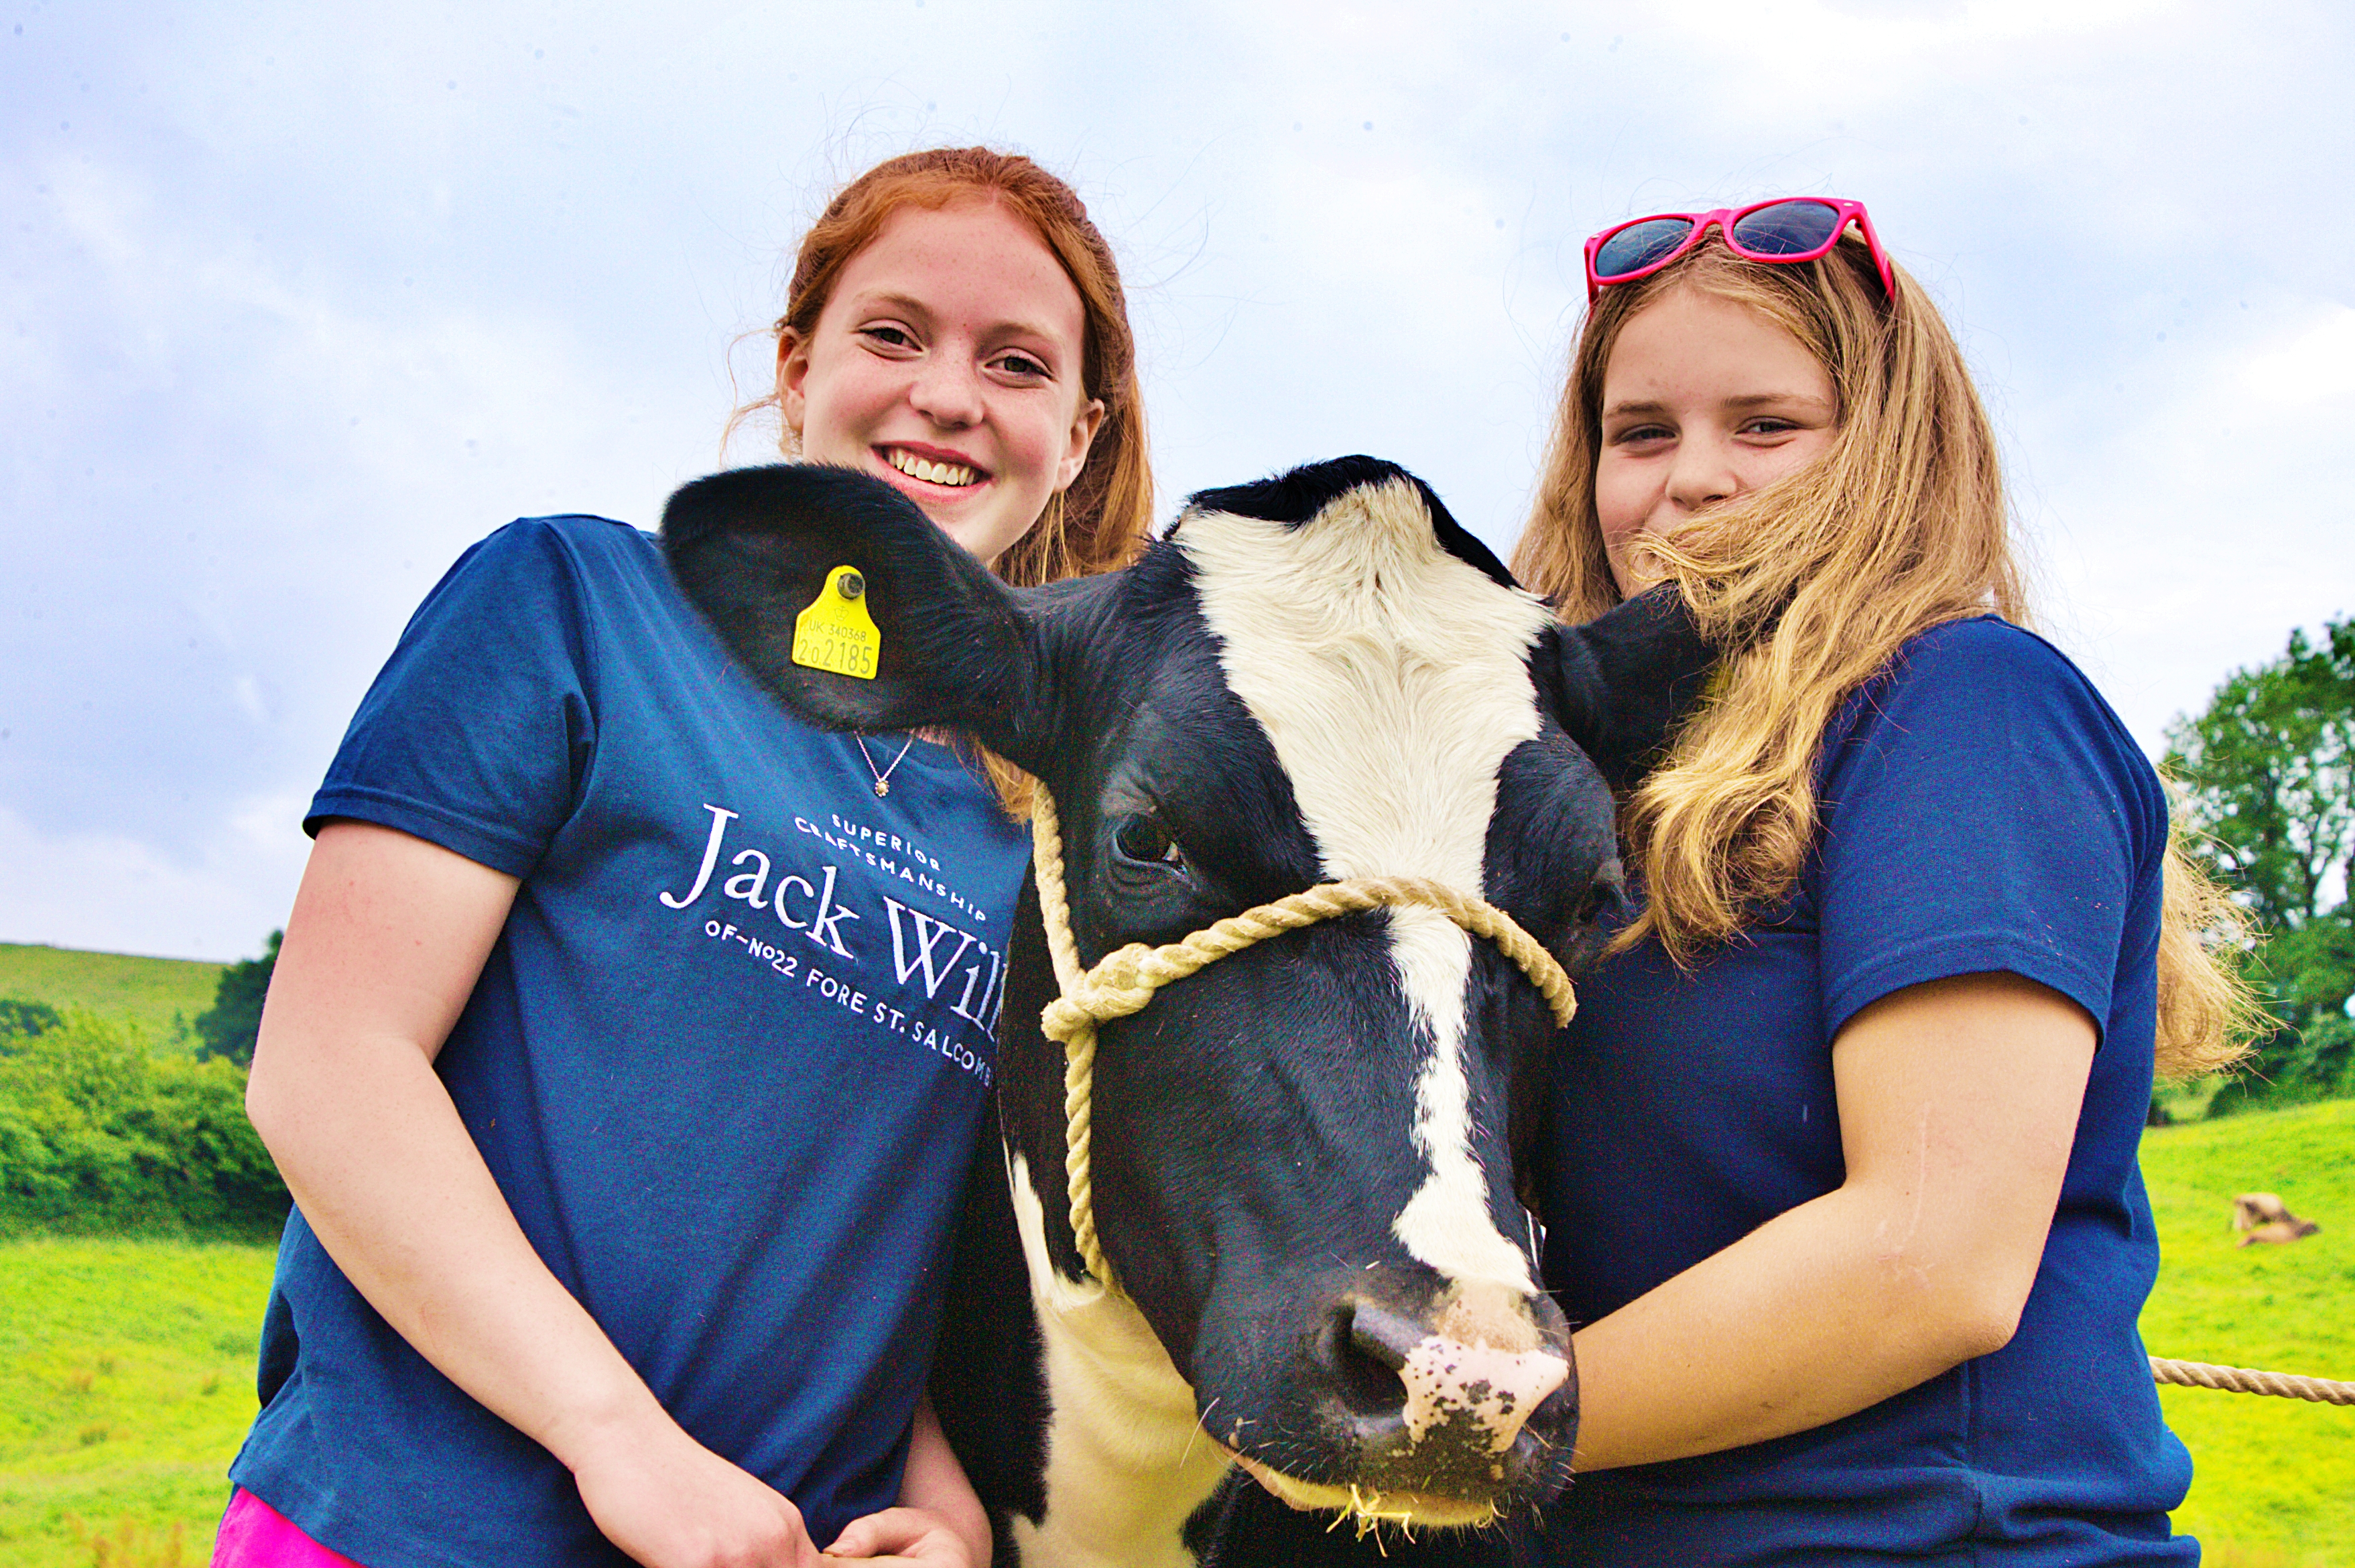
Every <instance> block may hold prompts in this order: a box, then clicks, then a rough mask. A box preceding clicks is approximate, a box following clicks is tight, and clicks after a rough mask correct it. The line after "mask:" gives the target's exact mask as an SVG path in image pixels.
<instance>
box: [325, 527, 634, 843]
mask: <svg viewBox="0 0 2355 1568" xmlns="http://www.w3.org/2000/svg"><path fill="white" fill-rule="evenodd" d="M591 635H592V632H591V625H590V622H589V617H588V616H587V615H586V614H585V613H584V610H583V606H582V603H581V592H580V588H579V583H578V579H577V575H576V574H575V572H574V571H572V567H571V562H570V558H569V556H568V554H567V551H566V549H565V547H564V542H563V539H562V538H561V535H560V533H559V530H558V528H557V527H556V526H555V525H554V524H553V522H552V521H550V520H548V519H532V520H527V521H523V522H516V523H510V524H508V525H507V526H506V528H501V529H499V530H498V531H497V532H496V533H495V534H493V535H491V536H490V537H489V538H488V539H484V540H483V541H482V542H480V543H479V544H476V545H475V546H474V548H472V549H469V550H468V551H467V552H466V553H465V554H464V556H462V557H460V558H459V560H458V562H457V564H456V565H455V566H453V567H452V568H451V569H450V571H449V572H448V574H447V575H446V576H444V577H443V578H442V581H441V582H440V583H438V584H436V585H435V587H434V589H433V592H432V593H431V594H429V595H427V597H426V600H425V603H423V604H421V605H420V606H419V607H418V611H417V613H416V614H415V615H414V616H412V617H411V618H410V623H409V626H408V629H407V630H405V631H404V632H402V634H401V636H400V644H399V645H398V646H396V647H395V648H394V649H393V653H392V657H391V658H390V659H389V661H387V663H386V665H385V667H384V668H383V670H382V671H381V672H380V673H379V674H378V676H377V678H376V683H375V684H374V685H373V686H371V687H370V688H368V696H367V697H366V698H365V699H362V701H361V703H360V707H359V711H358V712H357V714H356V715H354V717H353V719H352V722H351V727H350V729H348V730H347V731H345V734H344V740H343V744H342V745H341V746H340V747H339V748H338V749H337V751H336V759H335V761H334V763H332V764H330V765H329V767H328V769H327V777H326V781H325V783H324V784H322V785H321V786H320V789H319V793H318V794H317V795H316V796H314V798H313V800H312V802H311V810H310V813H309V815H308V816H306V817H305V819H304V825H303V826H304V830H305V831H307V832H311V833H314V834H315V833H316V832H317V831H318V827H319V825H320V823H321V822H322V821H323V820H324V819H325V818H328V817H337V816H346V817H356V818H358V819H360V820H363V821H367V822H373V823H378V824H380V825H382V826H384V827H394V828H399V829H400V831H402V832H404V833H410V834H414V835H415V836H416V837H420V838H423V839H426V840H429V841H430V842H432V843H435V844H439V845H441V846H442V848H445V849H451V850H454V851H455V852H457V853H458V854H461V855H464V856H465V857H466V858H467V859H471V860H474V861H478V862H480V863H481V864H483V865H485V866H488V867H490V868H491V869H494V870H498V871H505V872H506V873H507V874H509V875H510V876H517V877H520V876H524V875H526V874H527V873H528V872H529V871H530V870H531V869H532V868H533V867H534V866H536V865H537V864H538V861H539V859H540V857H541V856H542V855H543V854H544V853H545V852H546V850H547V848H548V845H549V841H550V840H551V839H552V838H553V837H554V836H555V834H556V831H557V829H558V828H559V827H562V826H563V824H564V822H565V820H566V818H567V817H568V816H570V813H571V811H572V808H573V803H574V801H575V799H576V798H577V795H578V789H579V784H580V780H581V777H582V775H583V774H584V773H585V772H586V770H587V766H588V763H589V761H590V758H591V755H592V753H593V752H594V749H595V745H596V725H595V719H594V708H593V704H592V703H591V692H590V691H589V689H588V684H589V683H588V680H587V678H586V677H585V676H584V673H583V672H584V670H585V669H586V668H587V667H588V663H589V661H588V648H587V646H586V645H587V643H588V642H589V640H590V638H591Z"/></svg>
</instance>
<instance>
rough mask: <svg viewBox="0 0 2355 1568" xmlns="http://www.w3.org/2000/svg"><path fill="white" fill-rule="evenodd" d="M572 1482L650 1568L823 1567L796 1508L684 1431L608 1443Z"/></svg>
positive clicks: (610, 1535) (616, 1538)
mask: <svg viewBox="0 0 2355 1568" xmlns="http://www.w3.org/2000/svg"><path fill="white" fill-rule="evenodd" d="M572 1479H573V1483H574V1485H576V1486H578V1487H579V1488H581V1502H582V1503H584V1504H586V1505H587V1507H588V1509H589V1517H590V1518H591V1519H592V1520H596V1522H597V1528H598V1529H599V1530H601V1531H604V1533H605V1539H606V1540H608V1541H612V1542H613V1544H614V1545H616V1546H618V1547H620V1548H621V1549H622V1550H623V1551H624V1552H628V1553H629V1554H630V1555H631V1556H632V1557H634V1558H635V1559H636V1560H637V1561H638V1562H640V1563H645V1565H646V1568H820V1564H821V1562H822V1559H820V1558H819V1556H818V1553H817V1548H816V1547H815V1545H814V1544H812V1543H811V1541H810V1538H809V1531H807V1530H805V1528H804V1527H803V1525H802V1515H801V1510H800V1509H797V1508H795V1507H794V1505H793V1501H792V1499H789V1498H787V1497H785V1495H784V1494H783V1493H782V1492H779V1491H776V1490H774V1489H773V1488H770V1487H769V1486H767V1485H766V1484H765V1483H763V1482H762V1481H761V1480H760V1479H759V1478H758V1477H754V1476H752V1475H751V1474H749V1473H748V1472H746V1471H744V1470H741V1469H739V1468H738V1467H735V1466H734V1465H731V1464H730V1463H729V1462H728V1461H727V1460H725V1459H723V1458H721V1457H720V1456H719V1455H717V1454H714V1453H713V1452H711V1450H709V1448H706V1447H704V1446H703V1445H701V1444H699V1443H698V1442H696V1441H695V1439H693V1438H692V1437H689V1436H688V1435H687V1434H686V1433H685V1432H682V1431H680V1430H679V1429H678V1428H677V1427H676V1426H674V1427H672V1428H671V1429H670V1431H669V1433H667V1434H666V1435H659V1436H656V1437H655V1439H654V1440H653V1441H652V1442H643V1441H631V1440H627V1439H618V1438H617V1439H616V1440H614V1441H612V1442H609V1443H607V1444H605V1445H602V1446H601V1447H599V1448H598V1449H596V1450H594V1451H593V1452H591V1454H590V1455H589V1456H587V1457H586V1458H585V1459H583V1460H582V1461H581V1462H580V1463H578V1464H576V1465H575V1466H574V1467H573V1472H572ZM861 1522H863V1521H861ZM851 1528H852V1529H854V1530H855V1529H857V1528H858V1526H857V1525H856V1524H854V1525H853V1526H852V1527H851ZM927 1561H932V1560H927ZM940 1561H943V1562H945V1561H947V1560H945V1559H942V1560H940Z"/></svg>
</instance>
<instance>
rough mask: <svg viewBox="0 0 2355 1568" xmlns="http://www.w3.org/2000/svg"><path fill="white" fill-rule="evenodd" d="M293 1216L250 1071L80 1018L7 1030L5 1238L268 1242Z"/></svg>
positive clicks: (0, 1174) (2, 1080)
mask: <svg viewBox="0 0 2355 1568" xmlns="http://www.w3.org/2000/svg"><path fill="white" fill-rule="evenodd" d="M44 1021H45V1022H46V1020H44ZM286 1210H287V1196H286V1188H285V1185H284V1184H283V1183H282V1182H281V1181H280V1180H279V1179H278V1172H277V1168H275V1167H274V1166H273V1165H272V1163H271V1160H270V1156H269V1154H268V1152H267V1151H265V1150H264V1149H263V1147H261V1138H260V1137H258V1136H256V1135H255V1133H254V1131H253V1126H252V1124H251V1123H250V1122H248V1121H247V1120H246V1117H245V1070H244V1069H243V1068H242V1067H240V1065H238V1064H237V1063H235V1062H231V1061H218V1060H214V1061H187V1060H185V1059H179V1058H170V1057H155V1056H152V1055H150V1054H149V1052H148V1050H147V1047H146V1044H145V1042H144V1040H142V1039H141V1038H140V1037H139V1035H138V1034H137V1033H136V1032H135V1031H133V1030H131V1029H124V1028H123V1027H121V1026H119V1025H116V1024H112V1023H110V1022H108V1021H106V1020H104V1019H99V1018H97V1017H94V1016H92V1015H91V1014H89V1013H85V1012H80V1011H76V1010H69V1011H67V1012H66V1013H64V1014H63V1015H62V1016H61V1018H60V1019H59V1021H58V1022H57V1023H56V1024H55V1025H54V1026H50V1027H44V1028H41V1029H37V1030H36V1031H34V1032H29V1033H26V1032H17V1031H15V1030H11V1031H7V1032H5V1033H0V1232H27V1231H45V1232H65V1233H82V1234H88V1233H97V1232H124V1231H133V1232H151V1233H164V1234H180V1235H191V1236H218V1237H224V1238H229V1237H236V1238H252V1237H265V1236H267V1235H269V1234H270V1233H272V1232H274V1231H275V1230H276V1229H277V1227H278V1225H279V1224H280V1222H281V1221H283V1220H284V1219H285V1216H286Z"/></svg>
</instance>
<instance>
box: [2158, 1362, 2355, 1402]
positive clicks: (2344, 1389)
mask: <svg viewBox="0 0 2355 1568" xmlns="http://www.w3.org/2000/svg"><path fill="white" fill-rule="evenodd" d="M2150 1376H2151V1381H2153V1382H2162V1383H2178V1384H2180V1385H2181V1386H2183V1387H2185V1388H2212V1389H2222V1390H2223V1391H2224V1392H2227V1393H2269V1394H2274V1395H2275V1396H2277V1397H2279V1398H2282V1399H2303V1400H2310V1401H2312V1402H2313V1403H2317V1404H2355V1383H2339V1382H2332V1381H2330V1380H2329V1379H2328V1378H2300V1377H2292V1376H2291V1375H2290V1374H2288V1373H2287V1372H2260V1371H2251V1370H2250V1369H2249V1368H2247V1367H2211V1366H2210V1365H2209V1364H2208V1363H2207V1362H2205V1361H2170V1360H2164V1359H2162V1358H2160V1357H2158V1356H2153V1357H2152V1358H2151V1359H2150Z"/></svg>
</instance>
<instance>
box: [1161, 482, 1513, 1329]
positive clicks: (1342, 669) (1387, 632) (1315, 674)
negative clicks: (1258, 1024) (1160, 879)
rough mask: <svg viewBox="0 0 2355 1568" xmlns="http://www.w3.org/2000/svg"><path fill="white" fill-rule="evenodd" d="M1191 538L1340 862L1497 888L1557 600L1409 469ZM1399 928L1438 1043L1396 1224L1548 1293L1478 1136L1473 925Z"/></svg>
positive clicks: (1213, 525)
mask: <svg viewBox="0 0 2355 1568" xmlns="http://www.w3.org/2000/svg"><path fill="white" fill-rule="evenodd" d="M1176 538H1177V545H1178V548H1179V549H1183V550H1184V551H1185V552H1186V554H1187V556H1188V558H1189V559H1190V560H1192V562H1193V565H1194V568H1195V571H1196V579H1195V582H1196V588H1197V591H1198V592H1199V597H1200V603H1201V609H1202V615H1203V618H1204V620H1205V621H1206V622H1207V623H1208V624H1209V628H1210V630H1211V631H1212V632H1213V633H1215V634H1216V635H1218V637H1219V640H1220V644H1221V649H1220V660H1221V663H1222V665H1223V667H1224V670H1225V674H1226V677H1227V682H1228V685H1229V686H1230V688H1231V689H1232V690H1233V692H1234V693H1235V695H1236V696H1237V697H1238V698H1240V699H1241V700H1242V702H1243V704H1244V705H1245V706H1246V707H1247V708H1249V709H1251V711H1252V715H1253V716H1254V717H1255V718H1257V719H1258V720H1259V722H1260V724H1261V726H1262V727H1263V729H1264V730H1265V731H1267V736H1268V739H1269V741H1271V742H1272V743H1273V746H1274V749H1275V754H1276V757H1277V760H1278V761H1279V762H1281V763H1283V765H1284V771H1285V772H1286V773H1288V774H1289V775H1290V777H1291V782H1292V789H1293V795H1294V797H1295V799H1296V800H1297V801H1298V803H1299V805H1300V813H1301V816H1302V818H1303V820H1304V822H1305V824H1306V827H1307V828H1308V831H1309V833H1310V835H1311V836H1312V837H1314V839H1315V840H1316V847H1317V850H1318V853H1319V855H1320V856H1321V857H1322V859H1323V862H1324V869H1325V874H1326V875H1327V877H1329V878H1333V879H1340V878H1346V877H1359V876H1413V877H1429V878H1432V879H1433V880H1437V881H1441V882H1444V883H1446V884H1447V885H1448V886H1450V887H1455V888H1462V889H1465V890H1467V891H1482V892H1485V891H1486V890H1485V889H1484V888H1483V885H1482V875H1481V868H1482V863H1483V860H1484V859H1485V855H1486V850H1487V832H1488V823H1489V819H1490V817H1491V816H1493V815H1494V813H1495V810H1496V805H1497V765H1498V764H1499V763H1502V762H1503V761H1504V759H1505V756H1506V754H1507V753H1508V752H1510V751H1512V749H1513V748H1514V747H1516V746H1518V745H1519V744H1520V743H1521V742H1523V741H1528V740H1530V739H1532V738H1534V737H1535V736H1536V735H1537V733H1538V729H1539V723H1540V714H1539V709H1538V702H1537V694H1536V692H1535V690H1534V688H1532V686H1531V684H1530V680H1529V649H1530V645H1532V644H1533V643H1535V642H1536V641H1537V639H1538V637H1539V636H1540V634H1541V633H1542V632H1543V631H1544V630H1545V628H1546V626H1547V625H1548V624H1550V620H1551V616H1550V614H1549V613H1548V612H1547V610H1546V608H1545V606H1544V605H1542V604H1540V603H1539V602H1538V601H1537V600H1536V599H1534V598H1532V597H1531V596H1530V595H1529V594H1527V593H1524V592H1519V591H1518V590H1516V589H1511V588H1508V587H1506V586H1504V585H1503V584H1501V583H1499V582H1497V581H1495V580H1493V579H1492V578H1490V577H1489V576H1487V574H1486V573H1485V572H1483V571H1480V570H1479V569H1478V568H1476V567H1475V566H1472V565H1470V564H1468V563H1467V562H1465V561H1464V560H1459V559H1458V558H1456V557H1455V556H1453V555H1451V554H1449V553H1447V552H1446V551H1445V550H1444V549H1442V548H1441V547H1440V544H1439V542H1438V540H1437V539H1436V537H1435V536H1434V533H1433V525H1432V519H1431V517H1430V515H1429V514H1428V512H1427V511H1426V510H1425V508H1424V507H1423V496H1422V494H1421V492H1420V491H1419V490H1418V489H1417V487H1416V486H1415V485H1413V484H1412V483H1411V482H1409V481H1407V480H1404V479H1393V480H1391V481H1390V482H1389V483H1387V484H1384V485H1373V486H1365V487H1361V488H1359V489H1356V490H1352V491H1350V492H1348V494H1346V495H1344V496H1339V497H1338V498H1337V499H1335V500H1334V501H1332V502H1331V503H1330V504H1328V505H1327V507H1325V508H1324V509H1323V510H1322V511H1320V512H1318V513H1317V514H1316V516H1315V517H1312V518H1310V519H1309V520H1308V521H1306V522H1305V523H1301V524H1285V523H1282V522H1270V521H1266V520H1263V519H1261V518H1255V517H1237V516H1233V515H1231V514H1228V513H1222V512H1202V513H1196V514H1193V515H1191V516H1189V517H1187V518H1186V520H1185V525H1184V527H1183V528H1179V529H1178V530H1177V536H1176ZM1390 929H1391V955H1392V957H1393V959H1394V960H1395V962H1396V964H1397V965H1398V972H1399V976H1400V979H1401V986H1402V987H1403V989H1404V991H1405V995H1406V1002H1407V1008H1408V1012H1409V1016H1410V1017H1411V1018H1412V1019H1413V1020H1414V1021H1415V1023H1416V1024H1417V1025H1418V1026H1419V1027H1420V1028H1421V1029H1423V1030H1424V1031H1425V1032H1426V1033H1427V1035H1428V1038H1429V1041H1430V1049H1429V1053H1428V1055H1427V1056H1426V1057H1425V1059H1424V1061H1423V1067H1422V1071H1421V1072H1420V1074H1419V1077H1418V1081H1417V1083H1416V1085H1415V1120H1414V1126H1413V1137H1414V1142H1415V1145H1416V1147H1418V1148H1419V1149H1420V1150H1421V1152H1422V1153H1423V1157H1425V1158H1426V1159H1427V1160H1428V1162H1429V1167H1430V1168H1429V1173H1428V1175H1427V1176H1426V1177H1425V1178H1424V1179H1423V1185H1422V1187H1421V1189H1419V1190H1418V1191H1417V1192H1416V1193H1415V1194H1414V1196H1413V1198H1412V1200H1410V1201H1409V1202H1408V1203H1407V1205H1406V1207H1405V1209H1404V1211H1402V1212H1401V1213H1400V1214H1399V1216H1398V1217H1397V1219H1396V1220H1395V1221H1393V1222H1392V1227H1391V1228H1392V1230H1393V1232H1394V1233H1395V1234H1396V1235H1397V1237H1398V1239H1399V1241H1400V1243H1401V1244H1402V1245H1403V1246H1404V1247H1405V1248H1406V1250H1407V1252H1408V1253H1409V1254H1410V1255H1411V1256H1412V1257H1414V1258H1416V1259H1417V1260H1419V1261H1421V1262H1423V1263H1424V1264H1428V1265H1430V1266H1431V1267H1432V1268H1433V1269H1436V1270H1438V1271H1439V1272H1440V1274H1442V1275H1444V1276H1446V1277H1448V1278H1450V1279H1452V1280H1455V1281H1456V1282H1458V1283H1459V1284H1464V1285H1471V1284H1491V1285H1501V1286H1506V1287H1508V1288H1510V1289H1511V1290H1513V1291H1515V1292H1518V1293H1519V1294H1520V1295H1522V1296H1528V1295H1531V1294H1534V1292H1535V1290H1536V1288H1537V1287H1536V1282H1535V1281H1534V1280H1533V1279H1532V1278H1531V1277H1530V1272H1529V1257H1528V1255H1527V1253H1524V1252H1523V1250H1522V1248H1521V1247H1520V1246H1519V1245H1518V1244H1516V1243H1514V1242H1512V1241H1510V1240H1508V1239H1507V1237H1506V1236H1505V1235H1504V1234H1502V1233H1501V1232H1499V1231H1498V1230H1497V1226H1496V1223H1495V1221H1493V1220H1492V1219H1491V1218H1490V1215H1489V1212H1488V1199H1487V1194H1488V1180H1487V1173H1486V1172H1484V1171H1483V1170H1482V1169H1481V1167H1480V1161H1479V1158H1478V1157H1477V1156H1476V1154H1474V1152H1473V1149H1472V1126H1471V1086H1470V1079H1469V1076H1468V1074H1467V1071H1466V1067H1465V1059H1464V1051H1465V1028H1466V1021H1467V1011H1468V1008H1469V1004H1470V996H1469V982H1470V979H1471V968H1472V949H1471V938H1470V937H1468V936H1466V935H1465V933H1464V932H1463V931H1462V930H1461V929H1459V928H1458V927H1457V926H1456V925H1455V923H1452V922H1451V921H1449V920H1448V919H1447V917H1446V916H1444V915H1443V914H1441V913H1439V912H1436V911H1433V910H1424V909H1393V910H1391V912H1390Z"/></svg>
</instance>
